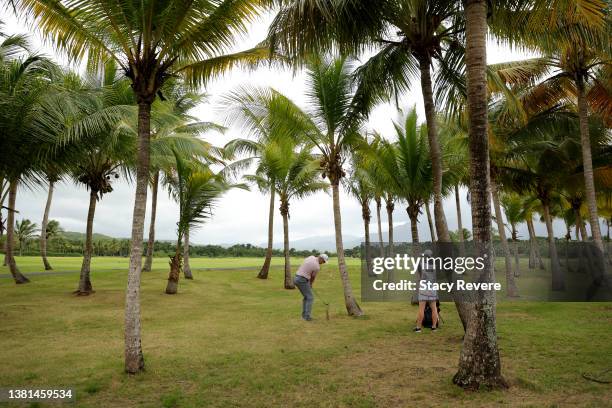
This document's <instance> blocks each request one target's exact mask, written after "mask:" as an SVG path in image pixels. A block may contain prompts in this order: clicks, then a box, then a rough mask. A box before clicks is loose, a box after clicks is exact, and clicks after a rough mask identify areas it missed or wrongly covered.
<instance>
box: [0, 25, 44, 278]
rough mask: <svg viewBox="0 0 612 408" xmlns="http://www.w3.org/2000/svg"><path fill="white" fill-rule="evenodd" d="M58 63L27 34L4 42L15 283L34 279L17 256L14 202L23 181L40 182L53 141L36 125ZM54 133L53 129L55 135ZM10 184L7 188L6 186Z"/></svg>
mask: <svg viewBox="0 0 612 408" xmlns="http://www.w3.org/2000/svg"><path fill="white" fill-rule="evenodd" d="M55 72H56V67H55V66H54V65H53V64H52V63H51V62H50V61H48V60H47V59H45V58H43V57H41V56H40V55H36V54H32V53H30V52H29V51H28V46H27V39H26V38H25V37H22V36H11V37H7V38H5V39H4V40H3V41H2V43H0V101H1V102H0V106H1V108H2V109H0V132H1V135H2V137H0V151H2V155H0V177H1V178H2V180H3V184H4V186H5V187H4V191H3V196H2V197H3V200H4V194H6V193H7V194H8V197H7V199H8V202H7V204H8V205H7V206H6V207H5V208H6V209H7V213H8V214H7V220H6V221H7V223H6V225H7V227H6V235H7V236H6V239H7V240H6V255H5V261H6V263H7V264H8V267H9V270H10V272H11V275H12V276H13V279H14V280H15V283H17V284H21V283H27V282H29V280H28V279H27V278H26V277H25V276H24V275H23V274H22V273H21V272H20V271H19V268H18V267H17V263H16V261H15V259H14V257H13V252H14V243H15V237H14V233H15V213H16V212H17V209H16V208H15V204H16V200H17V189H18V184H19V183H30V182H33V181H34V182H35V179H36V177H35V175H36V171H37V170H39V169H40V167H41V166H42V165H43V164H44V162H45V161H46V160H45V157H46V156H47V154H48V150H49V148H50V146H51V145H52V144H53V143H50V141H49V140H48V139H46V138H45V139H44V140H41V138H40V136H41V134H40V133H41V132H40V131H39V130H40V129H39V128H38V127H37V126H35V125H34V124H35V122H36V121H37V118H38V115H39V113H40V111H41V109H40V107H41V100H43V99H44V98H45V97H46V95H47V93H48V91H49V85H50V83H51V82H52V79H53V77H54V74H55ZM51 136H52V135H51ZM7 185H8V188H6V186H7Z"/></svg>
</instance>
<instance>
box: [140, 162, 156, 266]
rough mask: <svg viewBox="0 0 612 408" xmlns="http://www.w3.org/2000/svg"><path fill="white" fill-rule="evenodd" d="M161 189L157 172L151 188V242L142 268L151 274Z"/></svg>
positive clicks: (148, 243)
mask: <svg viewBox="0 0 612 408" xmlns="http://www.w3.org/2000/svg"><path fill="white" fill-rule="evenodd" d="M158 189H159V171H156V172H155V176H154V177H153V185H152V186H151V221H150V223H149V240H148V241H147V255H146V258H145V264H144V267H143V268H142V270H143V271H145V272H151V267H152V266H153V253H154V252H155V218H156V216H157V190H158Z"/></svg>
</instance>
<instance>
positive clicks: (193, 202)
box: [166, 152, 245, 295]
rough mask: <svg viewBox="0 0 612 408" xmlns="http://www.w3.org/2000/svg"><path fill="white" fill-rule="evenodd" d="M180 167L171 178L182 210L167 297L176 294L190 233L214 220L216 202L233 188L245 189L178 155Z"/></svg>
mask: <svg viewBox="0 0 612 408" xmlns="http://www.w3.org/2000/svg"><path fill="white" fill-rule="evenodd" d="M174 156H175V160H176V165H175V166H176V167H175V169H174V172H173V174H172V176H171V177H169V178H168V180H167V182H168V188H169V190H170V194H171V196H172V197H173V198H174V200H175V201H176V202H177V204H178V206H179V220H178V222H177V223H176V225H177V241H176V250H175V253H174V256H173V257H172V258H171V260H170V273H169V275H168V284H167V285H166V293H167V294H170V295H172V294H176V293H177V290H178V282H179V277H180V273H181V268H182V256H183V238H184V234H185V232H186V231H187V230H193V229H194V228H196V227H197V226H199V225H200V224H202V223H203V222H205V221H206V219H208V218H210V217H211V216H212V209H213V206H214V204H215V202H216V201H217V200H218V199H219V198H220V197H221V196H222V195H223V194H224V193H225V192H227V191H228V190H229V189H231V188H233V187H241V188H245V187H244V186H242V185H231V184H229V183H227V181H226V180H225V178H224V176H223V174H222V173H214V172H213V171H212V170H211V169H210V168H209V167H208V166H207V165H206V164H204V163H202V162H197V161H189V162H187V161H185V160H184V159H183V158H181V156H180V154H178V153H177V152H175V154H174Z"/></svg>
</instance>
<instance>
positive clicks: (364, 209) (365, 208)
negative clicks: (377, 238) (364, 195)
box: [361, 203, 373, 274]
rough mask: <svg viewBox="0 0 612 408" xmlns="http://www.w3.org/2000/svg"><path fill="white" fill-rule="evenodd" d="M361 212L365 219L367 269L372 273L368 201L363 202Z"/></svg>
mask: <svg viewBox="0 0 612 408" xmlns="http://www.w3.org/2000/svg"><path fill="white" fill-rule="evenodd" d="M361 214H362V217H361V218H362V219H363V231H364V239H365V243H364V245H365V248H364V255H365V261H366V269H367V273H368V274H372V270H373V269H372V254H371V252H370V249H371V248H370V245H371V243H370V207H369V206H368V205H367V203H364V204H362V206H361Z"/></svg>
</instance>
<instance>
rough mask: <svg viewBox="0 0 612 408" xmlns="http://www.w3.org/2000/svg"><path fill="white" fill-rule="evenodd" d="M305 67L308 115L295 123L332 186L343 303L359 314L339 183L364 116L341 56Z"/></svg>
mask: <svg viewBox="0 0 612 408" xmlns="http://www.w3.org/2000/svg"><path fill="white" fill-rule="evenodd" d="M308 68H309V69H308V80H309V81H308V82H309V90H308V91H307V96H308V97H309V99H310V106H311V108H312V112H311V116H312V119H310V118H308V120H307V121H304V120H303V121H300V122H301V123H300V126H299V127H301V125H305V126H304V127H305V130H306V132H305V135H306V137H308V138H310V140H311V141H312V143H313V144H314V145H315V146H316V147H317V148H318V150H319V154H320V155H321V161H320V165H321V168H322V170H323V176H324V177H326V178H327V179H328V180H329V182H330V184H331V187H332V199H333V209H334V226H335V230H336V231H335V233H336V254H337V257H338V267H339V269H340V278H341V280H342V287H343V289H344V303H345V306H346V310H347V312H348V314H349V315H350V316H360V315H362V314H363V312H362V310H361V308H360V307H359V305H358V304H357V300H356V299H355V297H354V295H353V289H352V287H351V284H350V280H349V276H348V271H347V268H346V262H345V260H344V244H343V242H342V219H341V216H340V189H339V186H340V181H341V179H342V178H343V177H344V176H345V173H344V170H343V169H342V165H343V162H344V160H345V155H346V152H347V150H348V149H351V147H353V148H354V147H355V145H356V144H357V143H359V142H360V133H359V132H360V126H361V125H362V123H363V121H364V119H365V118H364V117H363V116H362V115H361V114H360V112H361V110H362V105H361V104H362V101H361V95H359V94H357V93H356V92H355V89H354V88H353V86H352V81H351V71H350V69H351V66H350V64H349V63H348V62H347V60H346V59H345V58H337V59H332V60H329V61H326V60H323V59H318V58H317V59H315V60H314V61H312V62H311V64H310V65H309V67H308ZM299 127H298V128H299Z"/></svg>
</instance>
